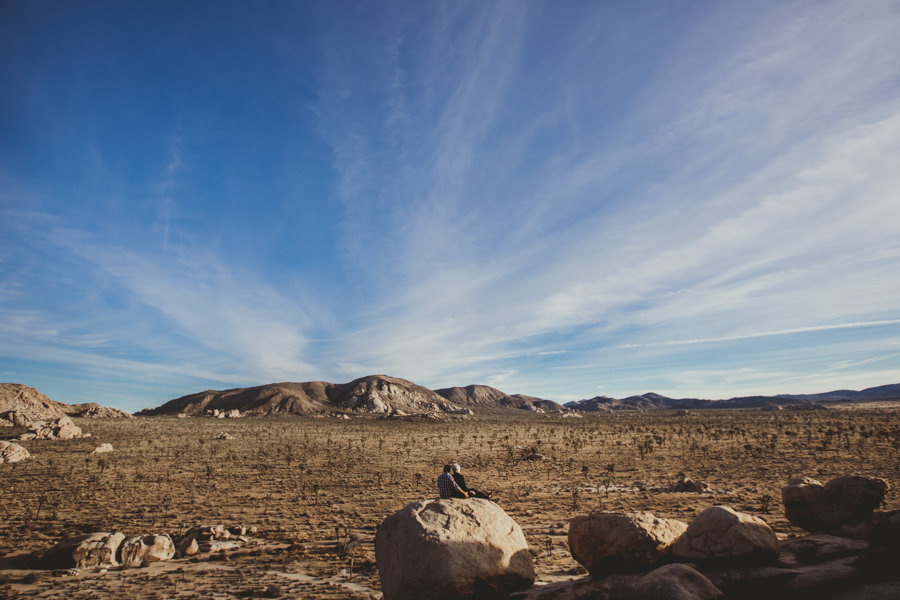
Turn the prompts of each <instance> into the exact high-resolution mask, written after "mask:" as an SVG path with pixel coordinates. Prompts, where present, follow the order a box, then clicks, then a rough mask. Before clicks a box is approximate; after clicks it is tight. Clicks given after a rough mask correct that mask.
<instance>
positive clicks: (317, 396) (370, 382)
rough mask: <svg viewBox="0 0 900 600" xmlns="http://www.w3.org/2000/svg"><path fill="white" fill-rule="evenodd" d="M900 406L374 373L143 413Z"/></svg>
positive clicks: (851, 394) (828, 397) (880, 395)
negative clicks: (541, 391) (537, 387)
mask: <svg viewBox="0 0 900 600" xmlns="http://www.w3.org/2000/svg"><path fill="white" fill-rule="evenodd" d="M878 400H900V384H893V385H885V386H880V387H876V388H869V389H866V390H862V391H859V392H857V391H853V390H838V391H834V392H827V393H824V394H801V395H788V394H784V395H778V396H748V397H741V398H730V399H728V400H702V399H697V398H669V397H666V396H662V395H660V394H655V393H647V394H642V395H640V396H629V397H628V398H622V399H617V398H610V397H608V396H597V397H595V398H590V399H587V400H578V401H576V402H568V403H566V404H565V405H561V404H558V403H556V402H554V401H552V400H545V399H542V398H536V397H533V396H525V395H522V394H513V395H510V394H507V393H506V392H503V391H500V390H498V389H496V388H492V387H489V386H486V385H469V386H466V387H451V388H443V389H438V390H430V389H428V388H425V387H422V386H420V385H417V384H415V383H413V382H411V381H407V380H405V379H400V378H397V377H388V376H387V375H369V376H367V377H361V378H360V379H355V380H353V381H351V382H349V383H343V384H335V383H328V382H324V381H312V382H305V383H291V382H285V383H271V384H267V385H260V386H256V387H249V388H235V389H230V390H223V391H219V390H207V391H204V392H199V393H196V394H190V395H187V396H182V397H181V398H176V399H174V400H170V401H169V402H166V403H165V404H163V405H162V406H159V407H156V408H148V409H145V410H142V411H140V412H138V413H136V414H138V415H143V416H152V415H183V416H206V415H230V414H238V413H239V414H240V415H242V416H271V415H323V416H324V415H332V416H336V415H345V414H376V415H385V416H398V417H402V416H441V415H467V414H473V413H479V414H503V413H509V414H516V413H519V414H522V413H526V412H530V413H550V414H565V415H575V414H577V413H579V412H613V411H657V410H678V409H688V410H702V409H711V408H715V409H768V410H780V409H796V410H802V409H813V408H821V407H823V406H827V404H828V403H835V402H860V401H878Z"/></svg>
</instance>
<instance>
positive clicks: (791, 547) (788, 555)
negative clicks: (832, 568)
mask: <svg viewBox="0 0 900 600" xmlns="http://www.w3.org/2000/svg"><path fill="white" fill-rule="evenodd" d="M868 549H869V543H868V542H866V541H865V540H853V539H849V538H842V537H836V536H833V535H828V534H824V533H818V534H813V535H807V536H803V537H798V538H791V539H788V540H783V541H782V542H781V555H780V556H779V562H781V563H782V564H784V565H786V566H796V565H801V564H806V565H808V564H813V563H820V562H826V561H828V560H833V559H835V558H840V557H843V556H850V555H854V554H859V553H861V552H864V551H866V550H868Z"/></svg>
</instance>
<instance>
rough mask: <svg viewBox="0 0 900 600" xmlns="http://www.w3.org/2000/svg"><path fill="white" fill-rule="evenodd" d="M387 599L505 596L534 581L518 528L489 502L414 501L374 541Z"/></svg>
mask: <svg viewBox="0 0 900 600" xmlns="http://www.w3.org/2000/svg"><path fill="white" fill-rule="evenodd" d="M375 558H376V562H377V564H378V571H379V574H380V576H381V583H382V589H383V592H384V598H385V600H413V599H417V600H429V599H450V598H459V597H464V596H467V595H471V594H475V593H479V594H485V593H495V594H508V593H509V592H512V591H515V590H519V589H522V588H526V587H528V586H530V585H531V584H532V583H533V582H534V578H535V571H534V564H533V562H532V558H531V554H530V553H529V552H528V543H527V542H526V541H525V536H524V534H523V533H522V529H521V528H520V527H519V525H518V524H517V523H516V522H515V521H514V520H513V519H512V518H510V517H509V515H507V514H506V513H505V512H504V511H503V509H502V508H500V507H499V506H497V505H496V504H494V503H493V502H490V501H488V500H480V499H469V500H455V499H451V500H424V501H420V502H413V503H412V504H409V505H407V506H405V507H404V508H403V509H401V510H400V511H398V512H397V513H395V514H393V515H391V516H390V517H388V518H387V519H385V520H384V521H383V522H382V523H381V524H380V525H379V527H378V531H377V533H376V536H375Z"/></svg>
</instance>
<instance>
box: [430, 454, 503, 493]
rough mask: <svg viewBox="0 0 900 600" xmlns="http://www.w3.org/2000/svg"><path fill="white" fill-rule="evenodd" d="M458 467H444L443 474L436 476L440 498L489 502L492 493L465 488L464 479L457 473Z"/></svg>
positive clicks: (455, 465) (453, 465)
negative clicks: (474, 499) (476, 499)
mask: <svg viewBox="0 0 900 600" xmlns="http://www.w3.org/2000/svg"><path fill="white" fill-rule="evenodd" d="M459 471H460V468H459V465H458V464H456V463H454V464H452V465H444V472H443V473H441V474H440V475H438V478H437V484H438V492H439V493H440V495H441V498H484V499H485V500H490V499H491V496H492V495H493V492H488V493H487V494H485V493H483V492H479V491H478V490H473V489H471V488H469V487H467V486H466V479H465V477H463V476H462V473H460V472H459Z"/></svg>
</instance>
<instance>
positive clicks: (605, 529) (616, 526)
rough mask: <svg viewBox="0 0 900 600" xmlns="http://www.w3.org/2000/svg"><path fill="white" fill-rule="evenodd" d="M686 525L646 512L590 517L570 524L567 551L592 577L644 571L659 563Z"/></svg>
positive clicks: (593, 515) (584, 517)
mask: <svg viewBox="0 0 900 600" xmlns="http://www.w3.org/2000/svg"><path fill="white" fill-rule="evenodd" d="M686 529H687V523H684V522H682V521H678V520H675V519H660V518H658V517H655V516H654V515H653V514H651V513H649V512H629V513H599V512H598V513H592V514H590V515H588V516H583V517H575V518H574V519H572V521H571V522H570V523H569V551H570V552H571V553H572V556H573V557H574V558H575V560H577V561H578V562H579V563H581V564H582V565H584V567H585V568H586V569H587V570H588V571H589V572H590V573H591V575H592V576H594V577H599V576H602V575H608V574H610V573H619V572H626V571H641V570H646V568H647V567H648V566H650V565H653V564H655V563H657V562H659V561H660V559H662V558H663V557H664V556H665V555H666V554H667V553H668V551H669V548H670V547H671V545H672V544H673V543H674V542H675V540H677V539H678V537H679V536H681V534H683V533H684V532H685V530H686Z"/></svg>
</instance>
